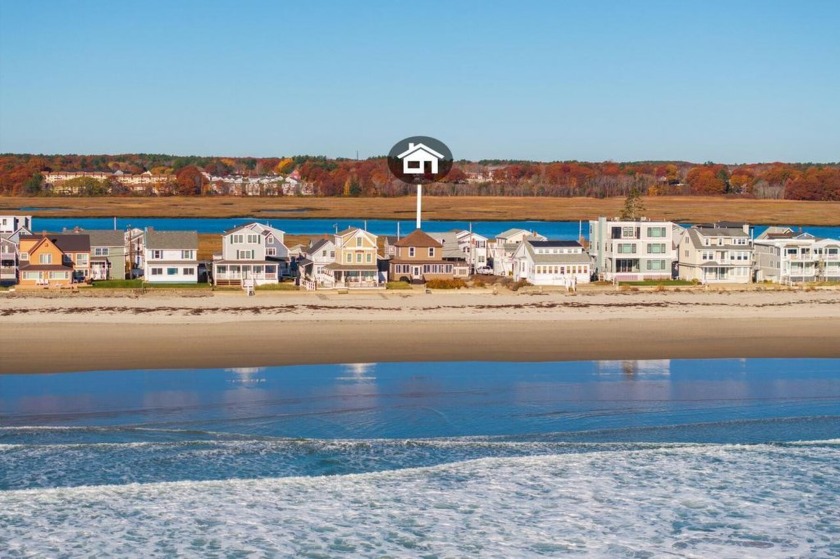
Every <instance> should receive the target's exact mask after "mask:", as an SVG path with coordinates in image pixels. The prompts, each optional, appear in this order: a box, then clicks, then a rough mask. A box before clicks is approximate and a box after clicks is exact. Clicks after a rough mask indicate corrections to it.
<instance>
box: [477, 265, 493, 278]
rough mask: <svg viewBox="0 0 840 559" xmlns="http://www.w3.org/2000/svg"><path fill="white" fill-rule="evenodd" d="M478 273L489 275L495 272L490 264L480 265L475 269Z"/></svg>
mask: <svg viewBox="0 0 840 559" xmlns="http://www.w3.org/2000/svg"><path fill="white" fill-rule="evenodd" d="M475 273H476V274H480V275H482V276H489V275H491V274H492V273H493V268H491V267H490V266H479V267H478V268H476V269H475Z"/></svg>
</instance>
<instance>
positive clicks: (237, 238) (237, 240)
mask: <svg viewBox="0 0 840 559" xmlns="http://www.w3.org/2000/svg"><path fill="white" fill-rule="evenodd" d="M244 238H245V237H244V236H243V235H231V236H230V244H232V245H241V244H242V241H243V240H244Z"/></svg>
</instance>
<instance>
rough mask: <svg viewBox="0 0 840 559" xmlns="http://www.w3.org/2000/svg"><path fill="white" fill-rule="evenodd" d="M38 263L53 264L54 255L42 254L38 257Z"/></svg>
mask: <svg viewBox="0 0 840 559" xmlns="http://www.w3.org/2000/svg"><path fill="white" fill-rule="evenodd" d="M38 262H39V263H41V264H52V254H42V255H40V256H39V257H38Z"/></svg>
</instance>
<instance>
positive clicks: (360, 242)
mask: <svg viewBox="0 0 840 559" xmlns="http://www.w3.org/2000/svg"><path fill="white" fill-rule="evenodd" d="M356 246H357V247H360V246H362V238H361V237H356Z"/></svg>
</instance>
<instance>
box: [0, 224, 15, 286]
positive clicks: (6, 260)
mask: <svg viewBox="0 0 840 559" xmlns="http://www.w3.org/2000/svg"><path fill="white" fill-rule="evenodd" d="M10 237H11V234H10V233H0V285H13V284H15V283H17V281H18V250H17V244H15V243H14V242H13V241H12V239H11V238H10Z"/></svg>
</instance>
